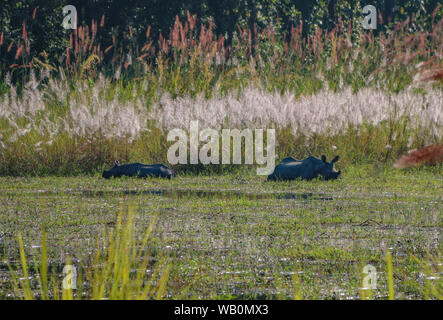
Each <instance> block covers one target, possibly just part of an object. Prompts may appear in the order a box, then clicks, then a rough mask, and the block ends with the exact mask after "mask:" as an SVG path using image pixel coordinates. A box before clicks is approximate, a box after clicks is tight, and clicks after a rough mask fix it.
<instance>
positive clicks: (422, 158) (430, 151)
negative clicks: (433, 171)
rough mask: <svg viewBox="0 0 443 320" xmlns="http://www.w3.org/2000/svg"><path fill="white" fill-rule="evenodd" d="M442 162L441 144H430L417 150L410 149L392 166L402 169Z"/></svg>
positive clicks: (442, 150) (442, 151) (442, 149)
mask: <svg viewBox="0 0 443 320" xmlns="http://www.w3.org/2000/svg"><path fill="white" fill-rule="evenodd" d="M442 162H443V146H441V145H432V146H427V147H425V148H421V149H418V150H411V151H409V153H408V154H405V155H403V156H401V157H400V158H399V159H397V161H395V163H394V168H397V169H404V168H411V167H418V166H425V165H428V166H433V165H437V164H439V163H442Z"/></svg>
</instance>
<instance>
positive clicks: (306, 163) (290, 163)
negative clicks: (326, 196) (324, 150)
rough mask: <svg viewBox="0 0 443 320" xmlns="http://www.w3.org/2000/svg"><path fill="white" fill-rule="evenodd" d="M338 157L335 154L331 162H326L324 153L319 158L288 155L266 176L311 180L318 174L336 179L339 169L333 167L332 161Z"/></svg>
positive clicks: (328, 178) (280, 178)
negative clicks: (302, 158) (298, 157)
mask: <svg viewBox="0 0 443 320" xmlns="http://www.w3.org/2000/svg"><path fill="white" fill-rule="evenodd" d="M338 159H339V156H336V157H335V158H334V159H332V161H331V162H327V161H326V156H324V155H323V156H321V159H318V158H316V157H313V156H310V157H308V158H306V159H304V160H297V159H295V158H293V157H288V158H285V159H283V160H282V162H280V163H279V164H278V165H277V166H276V167H275V169H274V172H273V173H272V174H270V175H269V176H268V180H270V181H275V180H294V179H297V178H301V179H303V180H311V179H315V178H317V177H318V176H319V175H320V176H321V177H322V178H323V179H325V180H330V179H337V178H338V176H339V175H340V173H341V171H336V170H335V169H334V163H335V162H337V161H338Z"/></svg>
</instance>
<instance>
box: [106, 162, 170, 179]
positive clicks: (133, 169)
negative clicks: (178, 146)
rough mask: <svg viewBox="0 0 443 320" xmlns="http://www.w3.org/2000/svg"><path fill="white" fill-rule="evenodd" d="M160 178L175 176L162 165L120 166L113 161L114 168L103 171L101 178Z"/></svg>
mask: <svg viewBox="0 0 443 320" xmlns="http://www.w3.org/2000/svg"><path fill="white" fill-rule="evenodd" d="M121 176H128V177H139V178H147V177H162V178H168V179H171V177H172V176H175V173H174V171H173V170H171V169H169V168H168V167H167V166H165V165H163V164H143V163H138V162H137V163H130V164H123V165H120V163H119V162H118V161H115V163H114V166H113V167H112V168H111V169H110V170H105V171H103V174H102V177H103V178H106V179H109V178H111V177H116V178H118V177H121Z"/></svg>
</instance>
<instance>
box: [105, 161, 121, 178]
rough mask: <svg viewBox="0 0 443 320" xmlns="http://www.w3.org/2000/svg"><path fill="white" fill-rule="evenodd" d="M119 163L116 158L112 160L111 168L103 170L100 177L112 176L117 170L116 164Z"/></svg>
mask: <svg viewBox="0 0 443 320" xmlns="http://www.w3.org/2000/svg"><path fill="white" fill-rule="evenodd" d="M119 165H120V162H118V160H115V161H114V166H113V167H112V168H111V169H109V170H104V171H103V174H102V177H103V178H105V179H109V178H111V177H112V176H114V174H115V173H116V172H117V171H118V166H119Z"/></svg>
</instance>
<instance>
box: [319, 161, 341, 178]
mask: <svg viewBox="0 0 443 320" xmlns="http://www.w3.org/2000/svg"><path fill="white" fill-rule="evenodd" d="M338 159H340V157H339V156H336V157H335V158H334V159H332V161H331V162H327V161H326V156H324V155H323V156H321V161H322V163H321V164H320V165H319V166H318V167H317V168H316V169H317V170H316V171H317V173H318V174H320V175H322V176H323V178H324V179H325V180H334V179H337V178H338V176H339V175H340V174H341V170H340V171H337V170H335V169H334V163H336V162H337V161H338Z"/></svg>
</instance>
